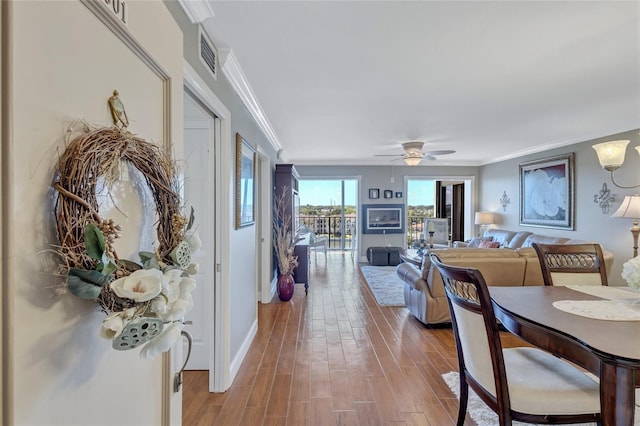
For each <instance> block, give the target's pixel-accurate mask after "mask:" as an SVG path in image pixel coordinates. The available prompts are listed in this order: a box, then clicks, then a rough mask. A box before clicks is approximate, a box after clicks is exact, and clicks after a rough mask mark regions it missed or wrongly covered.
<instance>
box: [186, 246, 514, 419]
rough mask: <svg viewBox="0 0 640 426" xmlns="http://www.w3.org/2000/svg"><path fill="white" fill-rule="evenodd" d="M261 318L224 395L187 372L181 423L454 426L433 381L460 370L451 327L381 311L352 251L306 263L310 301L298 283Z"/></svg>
mask: <svg viewBox="0 0 640 426" xmlns="http://www.w3.org/2000/svg"><path fill="white" fill-rule="evenodd" d="M258 318H259V330H258V333H257V336H256V338H255V340H254V342H253V344H252V345H251V348H250V350H249V353H248V355H247V358H246V359H245V361H244V363H243V365H242V367H241V369H240V372H239V373H238V376H237V377H236V379H235V381H234V382H233V384H232V386H231V388H230V389H229V390H228V391H227V392H225V393H224V394H209V393H207V383H206V380H207V375H206V373H205V372H199V371H191V372H187V373H186V375H185V388H184V389H185V390H184V396H183V420H184V421H183V424H184V425H185V426H192V425H213V424H215V425H247V426H248V425H296V426H297V425H313V426H319V425H389V424H393V425H431V426H442V425H451V424H455V422H454V419H455V417H456V413H457V406H458V403H457V400H456V398H455V397H454V395H453V394H452V393H451V392H450V390H449V388H448V387H447V385H446V384H445V383H444V382H443V381H442V379H441V377H440V375H441V374H443V373H446V372H449V371H452V370H457V359H456V351H455V345H454V342H453V337H452V332H451V328H450V327H438V328H427V327H425V326H424V325H422V324H421V323H419V322H418V321H417V320H415V319H414V318H413V317H412V316H411V315H410V314H409V312H408V310H407V309H406V308H404V307H381V306H378V304H377V303H376V301H375V299H374V298H373V295H372V294H371V291H370V290H369V288H368V286H367V285H366V283H365V282H364V280H363V278H362V277H361V275H360V273H359V270H358V267H357V265H356V264H355V263H354V261H353V260H352V258H351V253H350V252H329V253H328V259H327V260H326V261H325V259H324V256H323V255H321V254H319V255H318V256H317V258H315V257H314V256H312V257H311V265H310V287H309V294H308V296H305V294H304V288H303V286H302V285H296V293H295V295H294V297H293V299H292V300H291V301H290V302H280V301H279V300H277V301H275V302H274V303H270V304H265V305H263V304H260V305H259V317H258ZM232 320H233V319H232ZM509 340H511V342H513V341H515V339H509ZM512 344H513V343H512ZM467 423H468V424H470V425H472V424H474V423H473V421H471V420H470V419H469V418H468V416H467Z"/></svg>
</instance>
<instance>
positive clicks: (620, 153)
mask: <svg viewBox="0 0 640 426" xmlns="http://www.w3.org/2000/svg"><path fill="white" fill-rule="evenodd" d="M627 145H629V141H628V140H620V141H610V142H603V143H599V144H596V145H593V149H595V150H596V154H597V155H598V161H599V162H600V165H601V166H602V167H603V168H604V169H605V170H609V171H613V170H615V169H617V168H618V167H620V166H622V163H624V153H625V151H626V150H627ZM638 152H640V151H638Z"/></svg>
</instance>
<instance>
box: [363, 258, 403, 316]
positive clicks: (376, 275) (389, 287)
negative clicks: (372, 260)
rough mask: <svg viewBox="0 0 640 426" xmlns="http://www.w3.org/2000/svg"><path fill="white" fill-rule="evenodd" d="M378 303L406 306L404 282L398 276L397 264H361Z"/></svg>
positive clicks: (364, 275)
mask: <svg viewBox="0 0 640 426" xmlns="http://www.w3.org/2000/svg"><path fill="white" fill-rule="evenodd" d="M360 271H362V276H363V277H364V279H365V280H366V281H367V284H368V285H369V288H370V289H371V292H372V293H373V296H374V297H375V298H376V302H378V305H382V306H405V303H404V282H403V281H402V280H401V279H400V278H398V275H397V274H396V267H395V266H371V265H360Z"/></svg>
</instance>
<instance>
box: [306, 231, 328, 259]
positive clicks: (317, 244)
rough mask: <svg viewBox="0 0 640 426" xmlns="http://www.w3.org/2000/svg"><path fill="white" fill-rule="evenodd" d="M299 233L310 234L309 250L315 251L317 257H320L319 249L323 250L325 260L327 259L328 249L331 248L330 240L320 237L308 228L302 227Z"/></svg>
mask: <svg viewBox="0 0 640 426" xmlns="http://www.w3.org/2000/svg"><path fill="white" fill-rule="evenodd" d="M299 233H300V234H301V235H302V234H309V248H311V249H313V251H314V254H315V256H318V249H319V248H320V249H322V251H323V253H324V257H325V259H326V258H327V247H328V246H329V238H327V237H319V236H317V235H316V233H315V232H313V230H312V229H311V228H309V227H308V226H304V225H303V226H301V227H300V231H299Z"/></svg>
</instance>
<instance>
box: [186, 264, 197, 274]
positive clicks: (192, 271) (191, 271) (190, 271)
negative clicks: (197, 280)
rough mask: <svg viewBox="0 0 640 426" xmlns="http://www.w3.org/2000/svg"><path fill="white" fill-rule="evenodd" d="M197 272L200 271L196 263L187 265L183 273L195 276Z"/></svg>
mask: <svg viewBox="0 0 640 426" xmlns="http://www.w3.org/2000/svg"><path fill="white" fill-rule="evenodd" d="M199 270H200V265H199V264H197V263H192V264H190V265H189V267H188V268H187V269H186V271H185V272H186V273H187V274H189V275H196V274H197V273H198V271H199Z"/></svg>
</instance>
